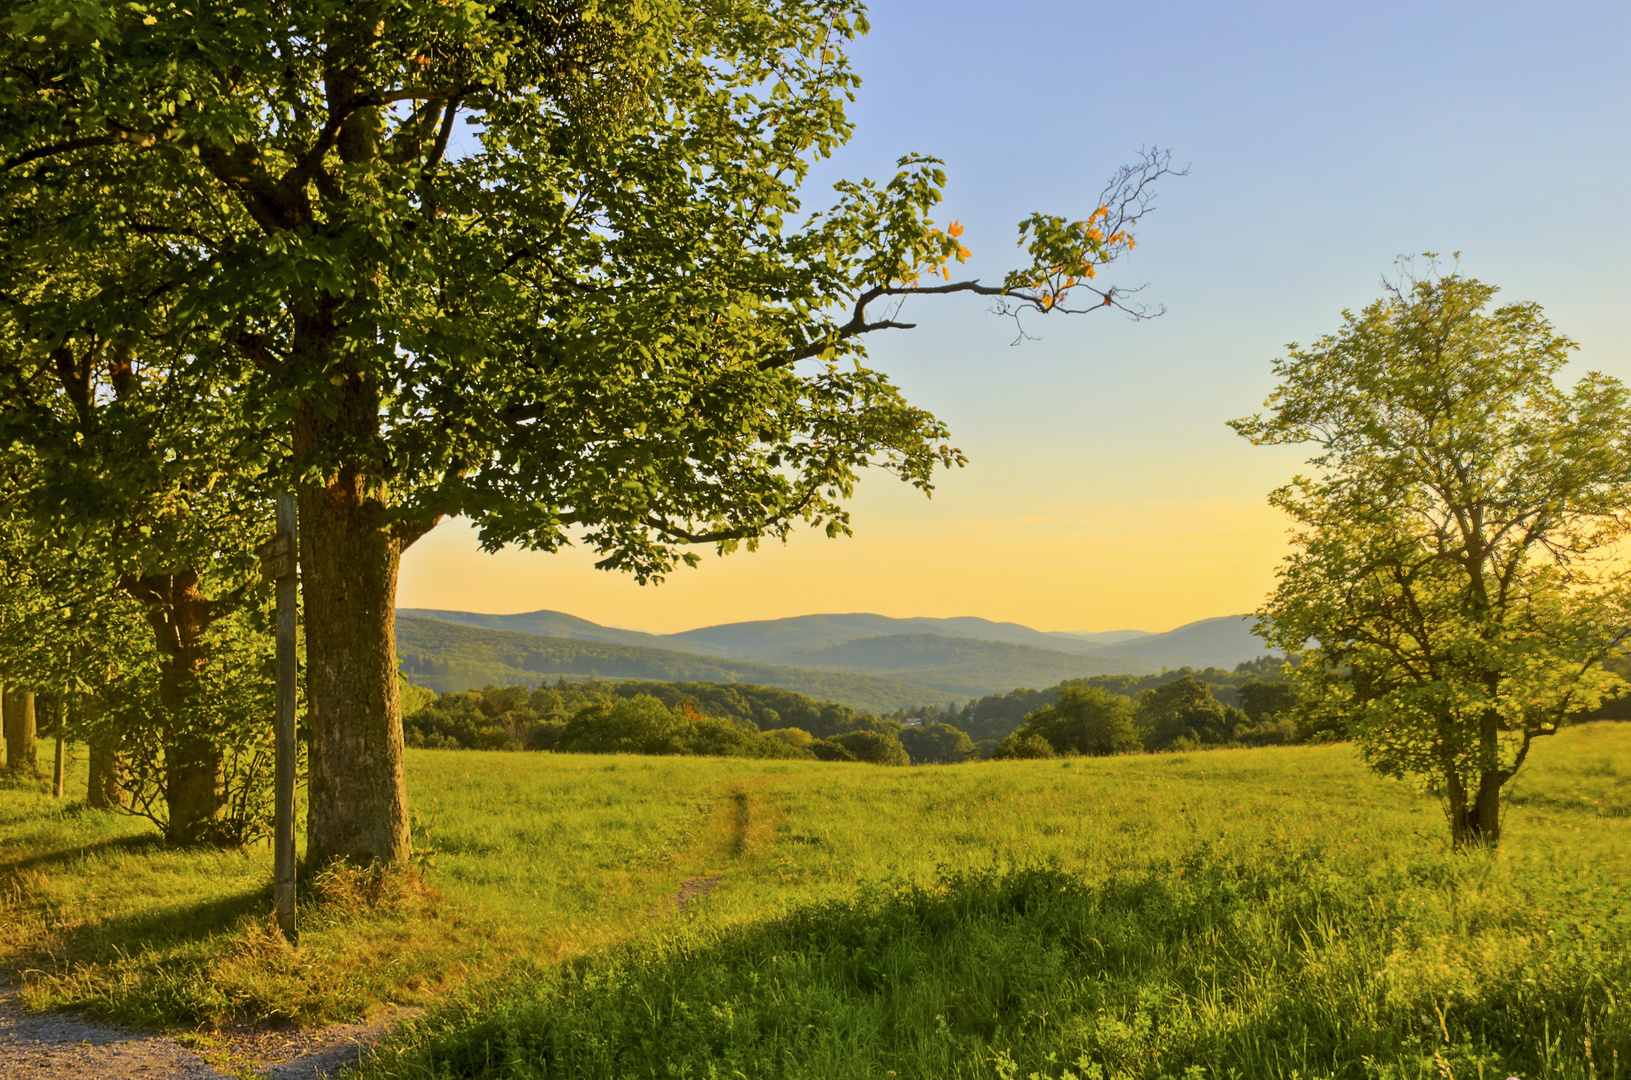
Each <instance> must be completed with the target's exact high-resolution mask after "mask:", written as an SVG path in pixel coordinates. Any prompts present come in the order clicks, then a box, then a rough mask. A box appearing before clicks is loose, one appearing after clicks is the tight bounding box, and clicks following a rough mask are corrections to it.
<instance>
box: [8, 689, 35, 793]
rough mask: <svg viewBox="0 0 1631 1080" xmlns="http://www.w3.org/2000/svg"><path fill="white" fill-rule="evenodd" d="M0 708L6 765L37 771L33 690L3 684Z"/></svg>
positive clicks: (30, 772) (27, 772) (25, 771)
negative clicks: (4, 686)
mask: <svg viewBox="0 0 1631 1080" xmlns="http://www.w3.org/2000/svg"><path fill="white" fill-rule="evenodd" d="M0 712H3V713H4V716H5V729H6V767H7V768H8V769H10V770H11V771H12V772H13V773H21V774H23V775H25V776H35V775H37V774H38V769H37V766H38V765H39V750H38V747H37V746H36V745H35V730H34V691H32V690H16V689H13V688H11V687H9V686H8V687H6V690H5V695H4V698H3V704H0Z"/></svg>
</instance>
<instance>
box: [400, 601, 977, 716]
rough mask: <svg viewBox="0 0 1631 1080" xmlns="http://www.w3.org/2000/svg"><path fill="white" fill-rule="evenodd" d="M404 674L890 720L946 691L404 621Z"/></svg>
mask: <svg viewBox="0 0 1631 1080" xmlns="http://www.w3.org/2000/svg"><path fill="white" fill-rule="evenodd" d="M396 644H397V653H398V655H399V656H401V658H402V672H403V674H405V675H407V676H408V678H409V679H410V680H412V681H413V682H414V683H415V684H416V685H419V686H423V687H426V688H427V689H431V690H435V691H437V692H438V693H452V692H457V691H461V690H470V689H479V688H481V687H483V686H487V685H494V686H538V685H540V684H542V683H544V682H553V681H554V680H555V679H557V678H559V677H561V676H566V677H568V678H580V679H581V678H585V677H594V678H602V679H656V680H661V681H663V682H720V683H732V682H746V683H756V684H759V685H762V686H779V687H782V688H783V689H787V690H795V691H797V692H799V693H801V694H807V695H809V696H810V697H813V698H817V699H819V700H822V701H837V702H840V703H841V704H844V705H848V706H850V707H851V708H854V709H862V710H865V711H867V712H874V713H885V712H892V711H894V710H895V709H902V708H913V707H915V706H918V705H929V704H935V703H939V702H943V701H945V699H946V691H944V690H941V689H939V688H935V687H928V686H923V685H917V684H913V683H909V682H904V681H901V680H897V679H886V678H880V677H877V676H872V675H852V674H846V673H844V672H837V671H818V670H813V669H810V668H797V667H782V666H776V665H771V664H754V663H744V662H741V661H735V660H721V659H720V658H719V657H715V656H698V655H695V654H688V653H681V652H675V651H673V650H670V649H649V648H643V647H640V646H634V645H619V644H616V643H612V642H600V641H588V640H584V639H580V638H561V637H543V636H540V635H537V634H527V633H521V632H518V631H514V630H488V629H485V628H482V627H475V626H467V625H462V624H460V623H454V622H445V621H441V620H437V619H417V618H412V617H405V616H398V618H397V622H396Z"/></svg>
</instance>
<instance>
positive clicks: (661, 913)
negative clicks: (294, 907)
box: [0, 724, 1631, 1080]
mask: <svg viewBox="0 0 1631 1080" xmlns="http://www.w3.org/2000/svg"><path fill="white" fill-rule="evenodd" d="M1531 763H1532V767H1530V768H1528V769H1526V772H1525V774H1524V775H1523V776H1522V777H1521V778H1520V779H1519V780H1518V781H1516V782H1515V785H1514V788H1513V795H1512V798H1511V801H1510V809H1509V811H1508V816H1507V821H1506V829H1507V841H1506V843H1505V845H1504V847H1503V850H1502V852H1501V854H1500V855H1499V856H1497V857H1494V858H1490V857H1488V856H1485V855H1481V854H1480V855H1473V856H1458V855H1452V854H1450V853H1448V852H1447V850H1446V844H1445V827H1444V823H1443V819H1442V817H1441V815H1440V813H1439V810H1438V807H1437V805H1436V803H1434V802H1433V801H1431V800H1428V799H1426V798H1423V797H1421V796H1419V795H1416V794H1413V793H1412V792H1411V791H1410V790H1409V789H1408V788H1406V787H1405V786H1404V785H1401V784H1399V783H1396V782H1391V781H1384V780H1380V779H1378V778H1376V777H1374V776H1372V775H1370V774H1369V773H1367V772H1366V771H1365V770H1364V769H1363V768H1362V767H1361V766H1360V764H1359V763H1358V760H1357V757H1356V755H1355V754H1354V752H1353V751H1352V749H1351V748H1349V747H1346V746H1325V747H1302V748H1283V749H1263V750H1239V751H1212V752H1206V753H1192V754H1187V755H1184V754H1179V755H1158V756H1134V757H1125V758H1116V759H1099V760H1083V759H1077V760H1068V761H1064V762H1060V761H1019V762H1004V763H981V764H972V765H961V766H941V767H924V768H903V769H884V768H877V767H870V766H853V765H837V764H824V763H818V762H758V761H745V760H721V759H687V758H640V757H615V758H606V757H589V756H569V755H559V756H556V755H536V754H505V753H492V754H486V753H478V752H473V751H415V752H410V756H409V777H410V785H411V792H410V794H411V798H412V801H413V803H414V805H415V807H416V831H417V836H416V840H417V841H418V842H419V844H420V846H421V848H422V849H424V848H428V849H429V850H428V851H427V853H426V856H425V862H424V865H423V879H424V881H425V882H426V884H427V886H428V888H426V889H420V888H416V887H415V886H414V885H413V884H412V883H411V882H406V881H403V880H401V879H391V878H377V877H370V876H367V875H356V874H352V875H336V876H330V877H329V878H327V879H324V880H321V881H319V882H317V883H315V888H314V889H313V891H312V892H311V893H310V894H309V896H308V902H307V904H306V906H305V907H304V908H303V918H304V920H305V922H304V931H303V937H302V947H301V948H300V949H299V950H298V951H294V950H289V949H287V948H285V947H284V946H282V945H281V943H280V942H279V941H278V940H277V939H276V938H275V936H274V935H272V934H270V933H269V932H268V929H267V923H266V920H265V916H264V911H265V908H266V906H267V902H268V901H267V893H266V889H265V882H266V880H267V878H268V876H269V875H268V862H267V859H266V858H265V856H264V853H261V852H252V853H249V854H247V855H243V854H218V853H204V852H171V851H165V850H163V849H161V848H158V847H156V846H154V845H153V844H152V842H151V841H149V840H146V839H145V838H143V837H142V836H141V835H139V834H140V832H141V829H140V827H139V826H138V825H137V824H136V823H133V822H130V821H128V820H126V819H118V818H110V817H108V816H106V815H103V814H99V813H92V812H87V811H84V810H82V809H77V808H75V807H74V806H72V805H70V806H67V807H63V808H60V809H59V808H57V807H56V806H54V805H52V803H51V800H49V799H48V798H46V797H44V796H42V794H41V793H40V792H39V791H38V790H36V789H31V788H28V787H27V786H26V785H14V786H12V787H11V788H9V789H6V790H3V791H0V842H3V844H4V848H3V855H0V874H3V890H4V892H3V898H0V924H3V926H0V937H3V944H0V949H4V950H6V952H5V953H4V954H3V958H4V959H5V961H6V963H7V964H8V966H11V967H14V968H24V969H26V970H27V971H28V974H27V975H26V977H25V979H24V986H25V991H24V992H25V998H26V1000H27V1001H29V1002H30V1003H31V1004H33V1005H35V1006H36V1007H58V1006H72V1007H79V1008H84V1009H88V1010H90V1011H92V1012H96V1013H100V1014H103V1015H109V1016H115V1017H121V1018H125V1019H134V1020H138V1021H144V1022H147V1023H158V1024H170V1025H192V1024H196V1023H199V1022H200V1021H203V1022H206V1023H207V1022H209V1021H213V1020H218V1019H224V1018H232V1017H246V1016H248V1017H253V1016H280V1017H288V1018H293V1019H299V1020H307V1021H312V1020H320V1019H324V1018H331V1017H338V1016H345V1015H354V1014H356V1013H358V1012H363V1011H366V1010H367V1009H368V1008H369V1007H371V1006H372V1005H373V1004H374V1003H376V1002H379V1001H384V1000H396V1001H432V1000H434V1001H437V1002H438V1003H439V1004H438V1005H437V1006H436V1007H435V1008H433V1009H432V1011H431V1012H430V1013H429V1014H428V1015H427V1017H426V1019H425V1020H424V1021H422V1022H421V1023H419V1024H417V1025H416V1026H415V1027H414V1028H413V1029H411V1030H410V1031H409V1032H408V1033H407V1034H406V1035H405V1036H404V1037H403V1038H402V1039H401V1040H400V1041H399V1042H398V1043H397V1044H396V1045H394V1046H393V1047H391V1048H389V1049H388V1050H387V1052H386V1053H384V1054H382V1055H381V1056H380V1058H379V1059H378V1060H377V1061H376V1062H374V1063H373V1065H372V1066H370V1068H369V1070H368V1075H369V1076H373V1077H379V1078H383V1077H442V1076H447V1077H453V1076H458V1077H477V1076H483V1077H486V1076H491V1077H521V1076H550V1077H556V1076H560V1077H567V1076H571V1077H579V1076H582V1077H589V1076H594V1077H602V1076H604V1077H621V1076H656V1077H666V1076H676V1077H677V1076H697V1077H704V1076H721V1077H724V1076H743V1077H748V1078H756V1077H760V1076H778V1077H863V1076H865V1077H888V1076H890V1075H896V1076H903V1077H907V1076H909V1077H924V1078H928V1077H989V1078H993V1080H1002V1078H1007V1077H1014V1078H1018V1080H1029V1078H1030V1077H1031V1076H1033V1074H1034V1075H1036V1076H1045V1077H1048V1078H1050V1080H1068V1078H1070V1077H1077V1078H1086V1077H1104V1078H1108V1077H1120V1076H1126V1077H1150V1078H1156V1077H1163V1076H1171V1077H1185V1078H1188V1077H1201V1076H1206V1077H1212V1076H1219V1077H1226V1076H1230V1075H1234V1076H1240V1077H1257V1076H1275V1077H1286V1078H1290V1077H1293V1076H1295V1077H1299V1078H1310V1077H1326V1076H1329V1077H1343V1078H1347V1077H1354V1078H1360V1077H1377V1078H1384V1077H1389V1078H1390V1077H1401V1078H1403V1077H1412V1078H1414V1077H1434V1078H1446V1077H1448V1078H1457V1077H1459V1078H1474V1077H1476V1078H1480V1080H1481V1078H1483V1077H1486V1076H1487V1077H1491V1078H1493V1080H1501V1078H1504V1077H1507V1076H1519V1077H1522V1078H1524V1080H1530V1078H1539V1077H1560V1078H1571V1080H1572V1078H1576V1077H1578V1078H1580V1080H1591V1078H1595V1077H1602V1078H1605V1080H1606V1078H1614V1080H1619V1078H1620V1077H1625V1078H1626V1080H1631V1012H1628V1009H1627V1002H1626V1001H1625V998H1626V996H1627V994H1628V993H1631V886H1628V885H1627V881H1628V879H1631V725H1624V724H1621V725H1616V724H1594V725H1587V726H1583V727H1580V728H1577V729H1575V730H1572V731H1567V732H1565V733H1564V734H1563V735H1561V736H1559V737H1557V738H1555V739H1551V740H1546V741H1543V742H1542V743H1541V744H1539V745H1538V746H1537V749H1536V751H1535V754H1534V755H1533V756H1532V758H1531ZM682 898H683V900H684V902H683V903H681V900H682ZM320 899H321V900H323V901H324V902H321V903H319V900H320ZM1622 1059H1623V1061H1622Z"/></svg>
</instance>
